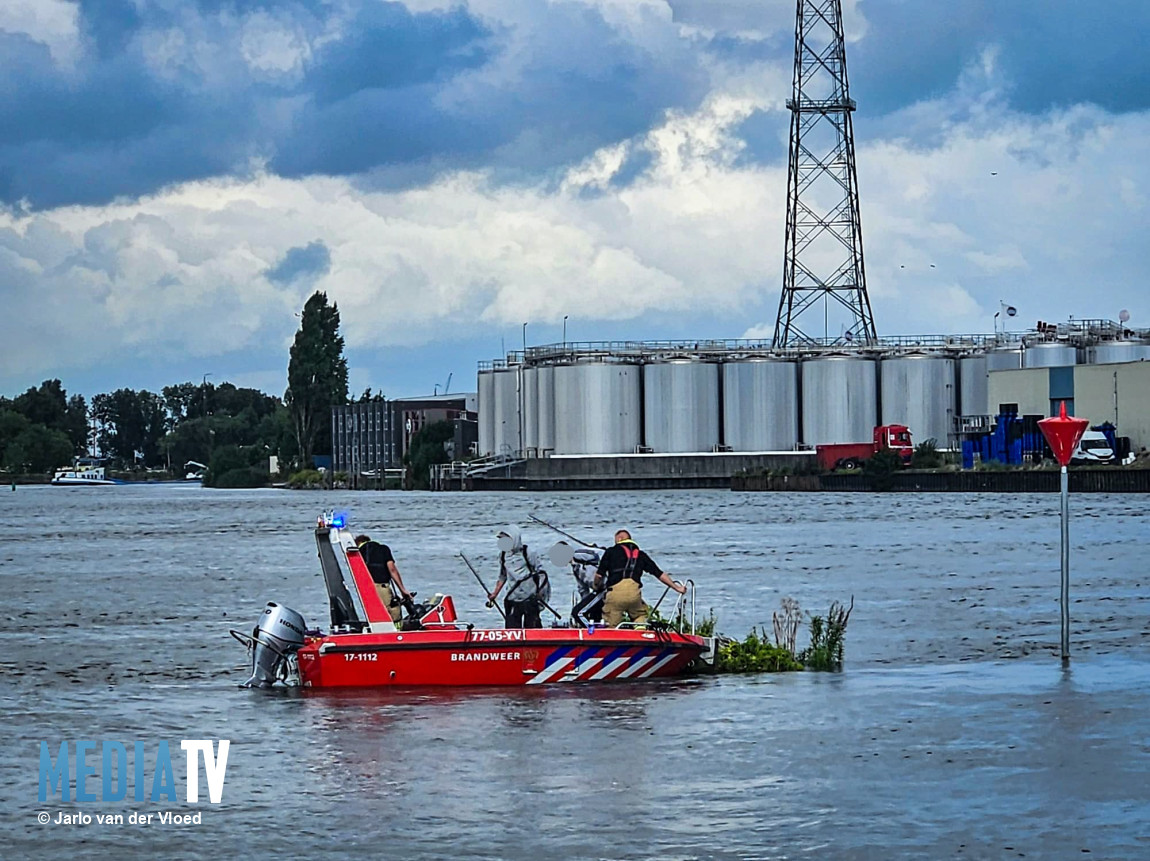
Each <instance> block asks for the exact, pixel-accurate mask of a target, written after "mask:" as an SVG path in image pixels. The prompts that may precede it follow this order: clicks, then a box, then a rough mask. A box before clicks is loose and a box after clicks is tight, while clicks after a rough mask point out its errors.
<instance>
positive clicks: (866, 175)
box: [0, 67, 1150, 377]
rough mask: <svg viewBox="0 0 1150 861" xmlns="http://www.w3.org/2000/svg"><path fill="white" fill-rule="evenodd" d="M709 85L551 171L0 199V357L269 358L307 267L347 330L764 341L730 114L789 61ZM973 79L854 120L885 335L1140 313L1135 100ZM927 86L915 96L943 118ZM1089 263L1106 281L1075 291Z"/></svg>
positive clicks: (777, 194) (350, 333)
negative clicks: (719, 325) (725, 84)
mask: <svg viewBox="0 0 1150 861" xmlns="http://www.w3.org/2000/svg"><path fill="white" fill-rule="evenodd" d="M755 75H757V76H758V77H757V80H758V81H759V83H760V86H759V87H758V88H757V91H756V87H754V86H752V85H751V84H750V81H751V80H755V79H756V78H755V77H754V76H755ZM730 84H731V86H730V88H729V89H724V90H722V91H716V92H715V93H713V94H712V96H711V97H710V98H708V99H707V100H706V102H705V103H704V104H703V105H702V106H701V107H700V108H699V109H698V110H697V111H694V112H691V113H679V112H675V113H672V114H670V115H668V116H667V117H666V118H665V119H664V121H663V122H662V123H660V124H659V125H658V126H657V127H655V128H653V129H652V130H651V131H650V132H649V133H647V134H645V135H641V136H639V137H636V138H635V139H632V140H629V141H620V142H617V143H615V144H612V145H611V146H608V147H604V148H603V149H602V150H601V151H599V152H598V153H595V154H594V155H593V156H592V157H591V158H589V159H587V160H586V161H584V162H582V163H580V164H578V165H573V166H572V167H571V168H570V169H569V170H568V171H567V173H566V175H565V176H564V177H562V178H561V179H560V181H558V182H541V183H539V184H537V185H501V184H499V183H497V182H495V181H494V180H493V179H492V177H491V175H490V174H488V173H486V172H483V171H475V172H456V173H451V174H446V175H443V176H441V177H439V178H437V179H435V180H434V181H432V182H430V183H428V184H426V185H424V186H422V187H417V188H413V189H409V190H404V191H365V190H363V189H362V188H361V187H360V186H358V185H357V184H356V182H355V181H354V180H348V179H340V178H321V177H312V178H305V179H300V180H287V179H282V178H279V177H275V176H270V175H266V174H257V175H255V176H254V177H252V178H249V179H227V180H213V181H203V182H196V183H187V184H184V185H181V186H176V187H173V188H170V189H166V190H164V191H162V192H160V193H157V194H155V195H153V196H150V197H147V198H144V199H142V200H139V201H134V202H132V201H127V202H117V203H114V204H111V205H108V206H101V207H78V206H77V207H68V208H61V209H57V210H51V211H44V212H36V213H22V212H17V211H12V212H8V213H5V214H0V284H2V285H4V286H3V287H0V290H2V291H3V294H4V295H3V298H4V304H5V306H6V309H8V311H9V313H7V314H5V315H4V320H3V322H0V343H3V344H4V347H3V349H2V350H0V376H14V375H17V374H20V375H24V376H29V377H35V376H36V374H38V373H41V372H42V371H49V370H54V369H56V368H66V367H69V366H76V365H79V364H83V363H88V362H95V361H99V360H100V359H101V358H105V357H108V356H122V355H124V354H125V353H134V354H137V355H140V356H147V357H162V356H168V355H171V356H179V355H189V354H190V355H196V356H211V355H218V354H222V353H226V352H228V351H231V350H236V349H240V348H247V349H257V350H258V349H264V350H266V351H267V352H268V353H269V354H271V353H275V354H276V356H277V357H278V356H281V355H282V353H283V352H284V350H285V349H286V344H287V343H288V340H289V339H290V337H291V333H292V332H293V331H294V329H295V326H296V319H295V317H294V316H293V311H295V310H298V308H299V307H300V306H301V305H302V302H303V301H304V299H305V298H306V293H307V292H309V291H310V290H311V289H314V288H319V289H323V290H326V291H327V292H328V294H329V295H330V296H331V297H332V298H334V299H335V300H336V301H338V302H339V304H340V308H341V310H342V312H343V321H344V323H343V328H344V333H345V336H346V339H347V343H348V346H349V347H350V348H352V349H355V348H368V347H377V346H384V345H388V344H415V343H422V342H428V341H435V340H440V339H450V338H455V337H458V336H460V335H467V334H476V333H481V332H483V331H489V330H490V329H492V328H498V327H506V326H509V325H517V324H519V323H520V322H522V321H524V320H526V321H530V322H550V323H557V322H559V321H560V320H561V319H562V317H563V315H565V314H571V315H574V316H577V317H578V318H579V319H581V320H584V321H587V322H588V323H591V322H593V321H596V320H620V319H626V318H630V317H639V316H641V315H644V314H648V313H655V312H658V313H660V314H662V315H666V314H673V313H680V314H682V315H684V316H686V317H689V316H690V315H698V314H701V313H706V314H708V315H712V316H716V315H717V316H719V317H720V318H724V315H725V319H728V320H729V321H730V326H731V334H737V333H739V332H742V334H743V336H744V337H756V338H757V337H767V336H769V335H770V333H771V332H772V331H773V320H771V319H767V320H760V322H759V323H758V324H757V325H754V326H750V327H749V326H748V320H747V319H746V315H747V309H749V308H754V309H756V310H755V311H754V312H753V313H755V314H756V316H757V317H761V316H762V315H763V314H764V311H763V309H766V313H767V314H771V315H772V316H773V313H772V312H773V310H774V307H775V304H776V302H777V296H778V289H779V273H780V272H781V269H782V245H783V222H784V215H785V214H784V204H785V196H786V183H785V180H786V176H785V166H784V165H782V164H776V165H772V166H763V165H758V164H754V163H748V162H746V161H744V160H743V159H742V158H741V155H742V153H743V151H744V142H743V141H742V140H741V139H740V137H739V136H738V134H737V130H738V128H739V126H740V123H741V122H742V121H743V120H744V119H745V118H746V117H748V116H749V115H750V114H751V113H752V112H753V111H755V110H762V109H764V108H765V109H768V110H777V109H778V107H777V106H778V97H779V92H780V88H783V87H785V82H784V81H783V79H782V78H781V77H780V76H779V75H778V73H777V71H772V70H770V69H769V68H766V67H763V68H761V69H758V70H756V71H755V72H754V75H752V77H751V78H746V79H740V78H738V77H735V78H732V79H731V81H730ZM784 91H785V90H784ZM971 98H972V103H977V104H979V105H980V106H981V107H980V110H979V111H978V112H977V114H972V113H971V112H970V111H969V110H967V109H966V108H965V107H963V108H962V109H961V110H960V111H959V112H958V113H957V114H956V115H953V116H950V117H949V118H948V119H947V121H946V122H945V123H944V124H942V125H940V126H939V128H938V129H937V134H935V135H934V137H933V138H932V139H931V140H932V143H931V144H929V145H922V144H919V145H913V144H911V143H909V142H908V141H907V140H886V141H882V140H875V141H868V140H865V139H860V140H859V141H858V164H859V171H860V187H861V192H862V214H863V224H864V238H865V241H866V254H867V264H868V266H867V272H868V283H869V286H870V290H871V298H872V304H873V305H874V309H875V316H876V322H877V324H878V328H879V330H880V333H908V334H909V333H913V332H923V333H926V332H931V333H933V332H945V331H950V332H955V331H969V330H983V331H986V330H989V328H990V317H991V314H993V311H994V310H996V309H997V307H998V306H997V302H998V300H999V299H1000V298H1005V299H1006V300H1007V301H1008V302H1009V303H1010V304H1013V305H1016V306H1017V307H1018V308H1019V310H1020V320H1027V321H1029V320H1031V319H1037V318H1039V317H1041V318H1044V319H1059V318H1064V317H1065V316H1066V315H1068V314H1074V315H1075V316H1105V315H1107V314H1110V313H1113V309H1114V308H1118V307H1129V308H1130V309H1131V311H1132V312H1133V313H1134V322H1135V323H1136V324H1137V323H1139V322H1141V323H1142V324H1146V323H1150V296H1148V294H1147V291H1146V290H1145V287H1144V284H1143V278H1144V267H1143V261H1144V250H1143V246H1144V238H1143V229H1142V223H1143V221H1144V219H1142V218H1141V213H1142V211H1143V210H1144V202H1143V199H1142V196H1141V195H1140V194H1139V193H1138V192H1137V189H1138V188H1143V187H1145V186H1146V185H1147V183H1148V182H1150V176H1148V174H1150V166H1148V164H1147V162H1146V160H1145V157H1144V152H1143V146H1142V141H1144V140H1145V139H1146V137H1147V135H1148V134H1150V115H1147V114H1126V115H1120V116H1115V115H1111V114H1108V113H1106V112H1104V111H1102V110H1101V109H1098V108H1093V107H1076V108H1071V109H1068V110H1064V111H1057V112H1053V113H1050V114H1049V115H1047V116H1043V117H1031V116H1023V115H1017V114H1013V113H1011V112H1009V111H1008V110H1006V109H1005V108H1003V107H1002V106H1001V105H1000V104H998V103H996V102H995V101H993V100H989V101H986V100H982V98H981V96H980V95H979V94H977V93H972V96H971ZM945 101H946V99H945V98H944V99H940V103H939V104H936V105H924V106H921V109H920V110H919V111H918V113H917V115H918V116H919V117H928V116H940V115H943V116H945V115H946V112H945V108H944V106H943V104H942V103H944V102H945ZM641 158H645V159H647V160H648V161H647V162H645V163H644V162H640V163H642V164H643V166H642V168H641V169H639V170H637V171H635V170H632V175H631V176H630V177H629V179H628V181H626V182H620V181H619V178H620V176H621V175H622V173H623V172H624V171H626V170H627V169H628V166H629V165H634V164H636V162H634V161H633V160H634V159H641ZM315 241H322V242H323V243H324V244H325V245H326V246H327V248H328V249H329V250H330V254H331V266H330V268H329V270H328V271H327V272H326V273H324V274H321V275H319V276H317V277H316V278H313V279H310V280H304V281H303V282H292V283H289V284H287V285H284V284H277V283H273V282H271V281H269V280H268V278H267V276H266V273H267V271H268V270H269V269H270V268H272V267H274V266H275V265H276V264H277V263H279V262H280V261H281V260H282V259H283V257H284V255H285V254H286V253H287V252H288V251H289V250H290V249H292V248H298V247H301V246H306V245H308V244H309V243H312V242H315ZM1103 285H1105V287H1106V290H1107V292H1106V294H1105V295H1101V294H1099V293H1097V292H1093V289H1091V290H1084V289H1083V287H1084V286H1086V287H1090V288H1097V287H1100V286H1103ZM15 321H20V323H19V325H17V324H16V322H15ZM706 334H708V335H710V334H712V333H706ZM717 334H720V335H721V334H722V333H717ZM656 335H657V333H653V336H656ZM276 364H278V362H269V363H268V366H272V365H276Z"/></svg>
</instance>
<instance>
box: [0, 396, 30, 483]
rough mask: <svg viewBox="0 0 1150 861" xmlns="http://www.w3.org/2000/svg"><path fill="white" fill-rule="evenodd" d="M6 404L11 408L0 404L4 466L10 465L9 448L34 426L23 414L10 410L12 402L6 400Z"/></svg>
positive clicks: (0, 447)
mask: <svg viewBox="0 0 1150 861" xmlns="http://www.w3.org/2000/svg"><path fill="white" fill-rule="evenodd" d="M5 404H7V406H8V407H9V408H8V409H6V408H5V407H4V405H2V404H0V463H3V464H7V463H8V458H7V456H6V452H7V450H8V447H9V446H10V445H12V443H13V442H14V441H15V439H16V437H18V436H20V434H22V433H23V432H24V431H26V430H28V428H29V427H31V425H32V423H31V422H30V421H28V419H27V417H26V416H24V414H23V413H19V412H17V411H16V410H14V409H10V407H11V405H12V402H11V401H7V400H6V401H5ZM21 468H23V467H21Z"/></svg>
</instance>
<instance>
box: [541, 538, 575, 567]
mask: <svg viewBox="0 0 1150 861" xmlns="http://www.w3.org/2000/svg"><path fill="white" fill-rule="evenodd" d="M547 555H548V556H550V557H551V561H552V562H553V563H554V564H555V567H556V568H566V567H567V566H568V565H570V564H571V560H572V559H574V558H575V551H574V550H572V549H571V545H570V544H568V543H567V542H566V541H560V542H558V543H557V544H556V545H555V546H554V547H552V548H551V550H550V551H548V554H547Z"/></svg>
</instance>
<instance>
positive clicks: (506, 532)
mask: <svg viewBox="0 0 1150 861" xmlns="http://www.w3.org/2000/svg"><path fill="white" fill-rule="evenodd" d="M496 537H497V538H498V539H499V579H498V580H496V581H495V588H494V589H493V590H491V594H489V595H488V596H487V600H488V603H489V604H494V603H495V600H496V598H498V596H499V593H500V591H502V589H503V587H504V586H507V591H506V592H505V593H504V595H503V609H504V611H505V612H504V616H505V617H506V620H507V627H508V628H542V627H543V621H542V619H541V618H540V610H541V609H542V606H543V604H545V603H546V602H548V601H550V600H551V581H550V580H549V579H548V577H547V570H546V568H545V567H544V565H543V558H542V557H541V556H540V555H539V554H538V553H536V552H534V551H528V549H527V545H526V544H524V543H523V536H522V534H521V533H520V531H519V527H518V526H507V527H505V528H504V529H502V530H500V532H499V533H498V535H497V536H496ZM508 583H510V585H508Z"/></svg>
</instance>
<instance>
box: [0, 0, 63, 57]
mask: <svg viewBox="0 0 1150 861" xmlns="http://www.w3.org/2000/svg"><path fill="white" fill-rule="evenodd" d="M79 20H80V7H79V5H78V4H76V3H71V2H68V0H4V2H3V3H0V30H3V31H5V32H8V33H23V34H24V35H26V36H29V37H30V38H32V39H33V40H35V41H37V42H41V43H43V44H45V45H47V46H48V50H49V51H50V52H51V54H52V59H53V60H55V61H56V63H58V64H59V65H61V66H67V67H71V66H73V65H74V64H75V62H76V60H77V59H78V58H79V55H80V31H79Z"/></svg>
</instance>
